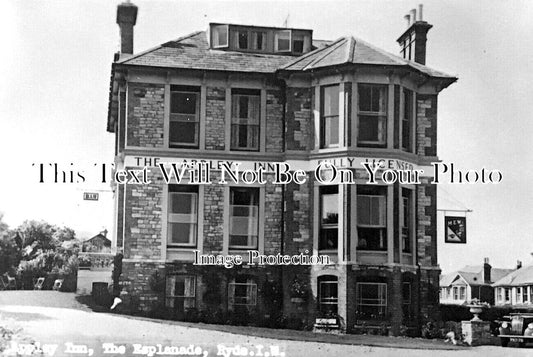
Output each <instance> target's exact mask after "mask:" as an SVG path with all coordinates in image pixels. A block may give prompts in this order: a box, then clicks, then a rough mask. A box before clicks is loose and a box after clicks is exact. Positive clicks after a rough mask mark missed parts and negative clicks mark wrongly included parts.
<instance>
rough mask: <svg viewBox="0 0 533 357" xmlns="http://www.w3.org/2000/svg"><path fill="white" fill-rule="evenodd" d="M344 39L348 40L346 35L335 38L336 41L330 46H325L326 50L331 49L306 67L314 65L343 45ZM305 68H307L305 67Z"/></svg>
mask: <svg viewBox="0 0 533 357" xmlns="http://www.w3.org/2000/svg"><path fill="white" fill-rule="evenodd" d="M343 41H344V42H346V37H341V38H339V39H337V40H335V42H333V43H332V44H331V45H330V46H327V47H325V48H324V51H326V50H328V49H329V51H328V52H326V53H324V54H323V55H322V56H319V57H317V58H316V59H314V60H312V61H311V62H309V63H308V64H307V66H305V67H309V66H312V65H314V64H316V63H317V62H320V61H322V60H323V59H324V58H325V57H326V56H327V55H329V54H330V53H331V52H333V51H334V50H336V49H337V48H339V47H340V46H341V45H342V42H343ZM304 70H305V68H304Z"/></svg>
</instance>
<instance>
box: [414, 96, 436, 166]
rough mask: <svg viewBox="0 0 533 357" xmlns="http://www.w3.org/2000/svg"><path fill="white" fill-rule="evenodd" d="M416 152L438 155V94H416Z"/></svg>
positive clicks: (424, 154)
mask: <svg viewBox="0 0 533 357" xmlns="http://www.w3.org/2000/svg"><path fill="white" fill-rule="evenodd" d="M416 104H417V108H416V121H417V127H416V137H417V141H416V143H417V144H416V146H417V147H416V153H417V154H418V155H422V156H437V96H436V95H424V94H417V96H416Z"/></svg>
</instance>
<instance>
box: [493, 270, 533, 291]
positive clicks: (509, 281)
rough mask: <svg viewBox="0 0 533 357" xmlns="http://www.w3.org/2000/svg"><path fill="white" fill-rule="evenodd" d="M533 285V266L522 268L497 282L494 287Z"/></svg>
mask: <svg viewBox="0 0 533 357" xmlns="http://www.w3.org/2000/svg"><path fill="white" fill-rule="evenodd" d="M522 285H533V265H528V266H526V267H523V268H520V269H518V270H515V271H513V272H512V273H510V274H508V275H506V276H504V277H502V278H501V279H498V280H496V282H495V283H494V284H492V286H522Z"/></svg>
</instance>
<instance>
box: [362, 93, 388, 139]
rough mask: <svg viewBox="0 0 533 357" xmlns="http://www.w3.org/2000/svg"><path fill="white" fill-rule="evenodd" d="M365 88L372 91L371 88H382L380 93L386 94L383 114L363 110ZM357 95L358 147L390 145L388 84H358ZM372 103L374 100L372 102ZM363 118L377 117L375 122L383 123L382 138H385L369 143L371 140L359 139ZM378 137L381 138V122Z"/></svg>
mask: <svg viewBox="0 0 533 357" xmlns="http://www.w3.org/2000/svg"><path fill="white" fill-rule="evenodd" d="M364 87H368V88H370V90H372V89H371V88H373V87H379V88H380V92H381V90H382V91H383V93H384V96H385V98H384V99H383V101H384V103H385V108H384V110H385V111H383V112H381V111H378V112H374V111H366V110H361V103H362V100H361V93H362V88H364ZM357 93H358V99H357V126H358V130H357V132H358V137H357V145H358V146H365V145H379V146H386V145H387V143H388V137H387V136H388V135H387V134H388V125H389V123H388V121H389V88H388V86H387V85H386V84H380V83H358V86H357ZM371 101H372V100H371ZM362 116H369V117H375V120H378V121H381V122H382V125H383V128H382V133H381V135H382V137H383V140H381V141H380V140H379V138H378V140H376V141H369V140H361V139H359V137H360V135H361V132H362V130H361V117H362ZM377 125H378V137H379V125H380V122H378V124H377Z"/></svg>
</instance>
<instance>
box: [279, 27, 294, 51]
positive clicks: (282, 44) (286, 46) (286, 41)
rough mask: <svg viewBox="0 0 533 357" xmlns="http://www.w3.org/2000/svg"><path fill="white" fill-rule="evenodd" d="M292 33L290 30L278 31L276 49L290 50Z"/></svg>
mask: <svg viewBox="0 0 533 357" xmlns="http://www.w3.org/2000/svg"><path fill="white" fill-rule="evenodd" d="M290 39H291V33H290V31H278V32H276V51H290V50H291V41H290Z"/></svg>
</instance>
